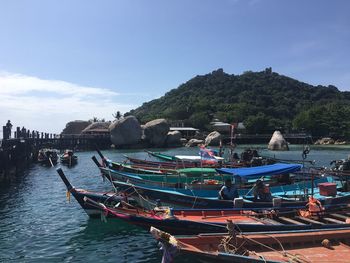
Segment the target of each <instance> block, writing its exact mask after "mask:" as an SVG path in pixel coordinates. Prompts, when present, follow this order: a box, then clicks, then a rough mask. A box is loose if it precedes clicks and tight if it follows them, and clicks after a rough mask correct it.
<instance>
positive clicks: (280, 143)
mask: <svg viewBox="0 0 350 263" xmlns="http://www.w3.org/2000/svg"><path fill="white" fill-rule="evenodd" d="M267 148H268V149H269V150H272V151H288V150H289V147H288V143H287V141H286V140H285V139H284V137H283V135H282V133H281V132H280V131H275V132H274V133H273V134H272V137H271V140H270V142H269V145H268V147H267Z"/></svg>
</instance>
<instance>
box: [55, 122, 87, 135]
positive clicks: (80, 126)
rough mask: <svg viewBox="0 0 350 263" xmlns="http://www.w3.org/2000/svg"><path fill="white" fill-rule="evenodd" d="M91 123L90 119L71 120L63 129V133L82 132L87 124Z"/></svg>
mask: <svg viewBox="0 0 350 263" xmlns="http://www.w3.org/2000/svg"><path fill="white" fill-rule="evenodd" d="M90 124H91V122H90V121H80V120H77V121H70V122H68V123H67V124H66V127H65V128H64V129H63V131H62V133H61V134H62V135H68V134H69V135H71V134H80V133H81V132H82V131H83V130H84V129H85V128H86V127H87V126H89V125H90Z"/></svg>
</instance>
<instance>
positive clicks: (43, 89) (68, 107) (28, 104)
mask: <svg viewBox="0 0 350 263" xmlns="http://www.w3.org/2000/svg"><path fill="white" fill-rule="evenodd" d="M118 99H119V101H120V100H121V99H120V94H119V93H117V92H115V91H112V90H110V89H106V88H95V87H85V86H80V85H77V84H74V83H69V82H66V81H60V80H46V79H40V78H38V77H33V76H26V75H21V74H13V73H6V72H1V73H0V123H3V125H5V123H6V121H7V120H8V119H10V120H11V121H12V123H13V125H14V126H25V127H26V128H28V129H30V130H39V131H43V132H51V133H59V132H61V131H62V129H63V128H64V126H65V124H66V123H67V122H68V121H72V120H77V119H82V120H87V119H90V118H92V117H94V116H96V117H98V118H105V119H106V120H109V119H112V118H113V117H112V114H113V113H115V112H116V111H118V110H119V111H121V112H127V111H129V110H131V109H132V108H135V105H131V104H127V103H119V102H118Z"/></svg>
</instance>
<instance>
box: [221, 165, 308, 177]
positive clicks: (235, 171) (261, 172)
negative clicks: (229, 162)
mask: <svg viewBox="0 0 350 263" xmlns="http://www.w3.org/2000/svg"><path fill="white" fill-rule="evenodd" d="M301 168H302V165H301V164H287V163H276V164H271V165H262V166H256V167H246V168H220V169H216V171H218V173H221V174H232V175H234V176H241V177H261V176H267V175H279V174H285V173H292V172H296V171H299V170H300V169H301Z"/></svg>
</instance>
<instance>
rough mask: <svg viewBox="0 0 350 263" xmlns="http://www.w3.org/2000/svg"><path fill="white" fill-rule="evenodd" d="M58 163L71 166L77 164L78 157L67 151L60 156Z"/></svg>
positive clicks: (71, 151)
mask: <svg viewBox="0 0 350 263" xmlns="http://www.w3.org/2000/svg"><path fill="white" fill-rule="evenodd" d="M60 161H61V163H62V164H65V165H68V166H73V165H75V164H77V163H78V156H76V155H75V154H74V152H73V150H69V149H67V150H65V151H64V152H63V154H61V155H60Z"/></svg>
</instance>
